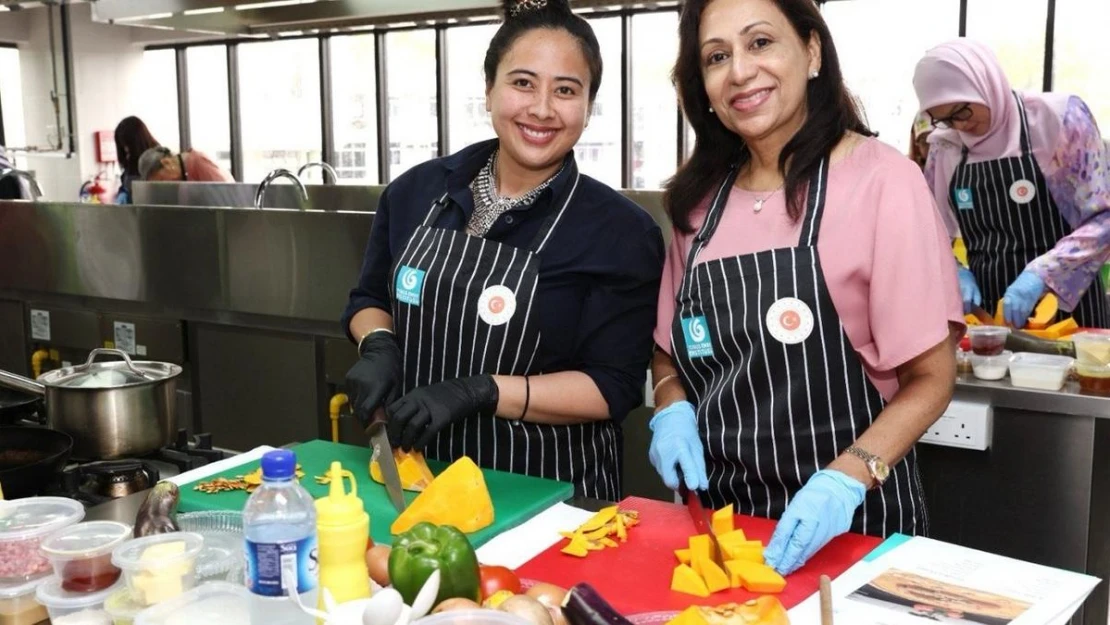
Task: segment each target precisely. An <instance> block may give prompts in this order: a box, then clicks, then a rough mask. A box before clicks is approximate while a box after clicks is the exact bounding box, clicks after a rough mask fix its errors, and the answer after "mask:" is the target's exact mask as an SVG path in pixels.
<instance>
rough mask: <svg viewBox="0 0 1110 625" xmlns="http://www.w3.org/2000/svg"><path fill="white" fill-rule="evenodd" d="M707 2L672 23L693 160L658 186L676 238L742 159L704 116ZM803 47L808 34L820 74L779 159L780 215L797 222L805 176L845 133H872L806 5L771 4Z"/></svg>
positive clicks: (816, 16)
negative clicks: (702, 38) (701, 36)
mask: <svg viewBox="0 0 1110 625" xmlns="http://www.w3.org/2000/svg"><path fill="white" fill-rule="evenodd" d="M710 2H713V0H686V2H685V3H684V4H683V6H682V13H681V16H680V18H679V26H678V33H679V47H678V60H677V62H676V63H675V67H674V71H673V73H672V75H671V77H672V79H673V80H674V83H675V88H676V89H677V90H678V97H679V100H680V102H681V104H682V110H683V112H684V113H685V114H686V118H687V119H688V120H689V121H690V125H691V126H692V127H693V129H694V134H695V136H696V140H695V143H694V152H693V154H692V155H691V156H690V158H689V159H687V161H686V162H685V163H684V164H683V165H682V166H681V167H679V169H678V171H677V172H676V173H675V175H674V176H673V177H672V178H671V179H670V180H668V181H667V182H666V184H665V185H664V194H663V203H664V206H665V207H666V210H667V213H668V214H669V215H670V218H671V221H672V222H673V223H674V225H675V226H676V227H677V228H678V229H679V230H680V231H682V232H692V231H693V228H692V227H691V225H690V213H691V212H692V211H693V210H694V209H695V208H696V207H697V206H698V204H699V203H700V202H701V201H702V200H703V199H704V198H705V196H706V195H708V194H709V193H711V192H712V191H713V190H714V189H716V188H717V186H719V185H720V184H721V182H722V181H723V180H724V178H725V176H726V175H727V174H728V172H729V170H730V168H732V166H733V165H738V166H743V165H744V164H745V163H746V162H747V161H748V159H749V158H750V155H749V152H748V149H747V146H746V145H745V143H744V140H743V139H742V138H741V137H740V136H738V135H737V134H736V133H734V132H732V131H731V130H729V129H728V128H726V127H725V125H724V124H722V123H721V120H720V119H718V118H717V116H716V114H714V113H710V112H709V107H710V102H709V96H708V95H707V94H706V92H705V81H704V80H703V79H702V68H701V52H700V46H699V42H698V31H699V29H700V27H701V16H702V13H704V12H705V8H706V7H707V6H708V5H709V3H710ZM773 2H774V3H775V4H776V5H777V6H778V8H779V10H780V11H782V13H783V14H784V15H785V16H786V18H787V20H788V21H789V22H790V24H791V26H793V27H794V31H795V32H796V33H797V34H798V36H799V37H801V39H802V41H803V42H808V41H809V40H810V37H811V36H812V35H813V34H816V35H817V38H818V39H819V40H820V42H821V73H820V74H819V75H818V76H817V78H814V79H812V80H810V81H809V83H808V85H807V87H806V110H807V115H806V120H805V122H804V123H803V124H802V127H801V128H800V129H799V130H798V132H797V133H796V134H795V135H794V136H793V137H792V138H791V139H790V140H789V141H787V142H786V145H785V146H783V148H782V153H781V154H780V155H779V171H780V172H782V175H783V179H784V180H785V184H784V188H785V194H786V208H787V213H788V214H789V215H790V217H791V219H793V220H795V221H797V220H798V219H800V218H801V216H802V214H803V212H804V211H805V198H806V187H807V185H808V181H809V178H810V175H811V174H812V173H813V172H814V171H815V170H816V169H817V167H818V165H819V164H820V162H821V159H822V158H824V157H825V156H826V155H827V154H829V152H831V151H832V149H833V148H834V147H835V146H836V144H837V143H838V142H839V141H840V140H841V138H842V137H844V135H845V133H847V132H848V131H854V132H858V133H860V134H863V135H868V136H870V135H873V134H874V133H872V132H871V130H870V129H869V128H868V127H867V124H866V122H865V121H864V120H863V116H862V114H861V112H860V109H859V107H858V105H857V103H856V101H855V100H854V99H853V98H852V96H851V94H850V93H849V92H848V88H847V87H846V86H845V85H844V76H843V74H842V73H841V71H840V60H839V59H838V58H837V55H836V47H835V46H834V45H833V39H832V35H831V34H830V33H829V27H828V25H827V24H825V20H824V18H822V17H821V12H820V11H819V10H818V8H817V5H816V4H815V3H814V2H813V0H773Z"/></svg>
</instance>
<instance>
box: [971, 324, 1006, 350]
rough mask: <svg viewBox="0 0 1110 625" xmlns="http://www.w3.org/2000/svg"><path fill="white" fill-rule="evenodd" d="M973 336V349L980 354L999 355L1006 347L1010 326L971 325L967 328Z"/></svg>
mask: <svg viewBox="0 0 1110 625" xmlns="http://www.w3.org/2000/svg"><path fill="white" fill-rule="evenodd" d="M967 335H968V336H969V337H971V351H972V352H973V353H975V354H977V355H979V356H997V355H999V354H1001V353H1002V352H1003V351H1004V350H1005V349H1006V337H1008V336H1010V328H1007V327H1005V326H971V327H970V328H968V329H967Z"/></svg>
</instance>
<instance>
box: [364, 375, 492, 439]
mask: <svg viewBox="0 0 1110 625" xmlns="http://www.w3.org/2000/svg"><path fill="white" fill-rule="evenodd" d="M498 399H499V394H498V390H497V383H496V382H494V381H493V376H490V375H476V376H471V377H469V378H456V379H454V380H444V381H443V382H440V383H438V384H430V385H428V386H423V387H420V388H418V389H416V390H413V391H411V392H410V393H409V394H408V395H405V396H404V397H402V398H401V399H398V400H397V401H395V402H393V403H392V404H390V405H389V407H387V408H386V409H385V412H386V415H388V416H389V424H388V426H387V427H388V428H389V440H390V442H391V443H393V444H394V445H398V446H400V447H401V449H403V450H404V451H409V450H412V449H424V448H425V447H427V446H428V443H431V442H432V439H433V438H435V435H436V434H438V433H439V431H440V430H442V429H443V428H445V427H447V426H448V425H450V424H451V423H454V422H455V421H458V420H460V419H465V418H466V417H469V416H473V415H476V414H478V413H480V412H493V411H494V410H496V409H497V400H498Z"/></svg>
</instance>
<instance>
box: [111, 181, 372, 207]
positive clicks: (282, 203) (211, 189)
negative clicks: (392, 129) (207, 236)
mask: <svg viewBox="0 0 1110 625" xmlns="http://www.w3.org/2000/svg"><path fill="white" fill-rule="evenodd" d="M257 189H258V185H257V184H250V183H244V182H226V183H225V182H146V181H135V182H133V183H132V194H133V195H134V203H135V204H140V205H143V204H145V205H149V206H198V207H228V208H253V207H254V194H255V191H256V190H257ZM384 189H385V187H384V186H365V185H357V186H355V185H305V190H306V191H308V201H307V202H306V201H304V199H302V198H301V196H300V194H299V193H298V191H297V188H296V187H295V186H293V185H291V184H285V183H274V184H271V185H270V186H269V187H267V188H266V200H265V203H264V204H263V207H264V208H290V209H301V210H322V211H350V212H373V211H374V209H375V208H376V207H377V206H378V198H380V197H381V195H382V191H383V190H384Z"/></svg>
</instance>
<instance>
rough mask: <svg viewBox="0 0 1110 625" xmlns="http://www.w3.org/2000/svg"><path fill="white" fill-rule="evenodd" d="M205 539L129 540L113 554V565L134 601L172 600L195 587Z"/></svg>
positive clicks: (192, 536)
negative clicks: (121, 575) (120, 573)
mask: <svg viewBox="0 0 1110 625" xmlns="http://www.w3.org/2000/svg"><path fill="white" fill-rule="evenodd" d="M203 548H204V537H203V536H201V535H200V534H195V533H193V532H173V533H170V534H155V535H154V536H144V537H143V538H136V539H135V540H130V541H127V542H125V543H123V544H122V545H120V546H118V547H116V549H115V551H113V552H112V564H115V565H116V566H118V567H119V568H120V569H122V570H123V579H124V581H125V582H126V583H127V587H128V588H130V589H131V592H132V593H133V594H134V597H135V600H136V601H138V602H139V603H141V604H143V605H154V604H156V603H161V602H163V601H166V600H167V599H172V598H174V597H176V596H178V595H180V594H181V593H183V592H185V591H186V590H189V589H190V588H192V587H193V586H194V585H195V584H196V573H197V567H196V564H197V555H199V554H200V552H201V549H203Z"/></svg>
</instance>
